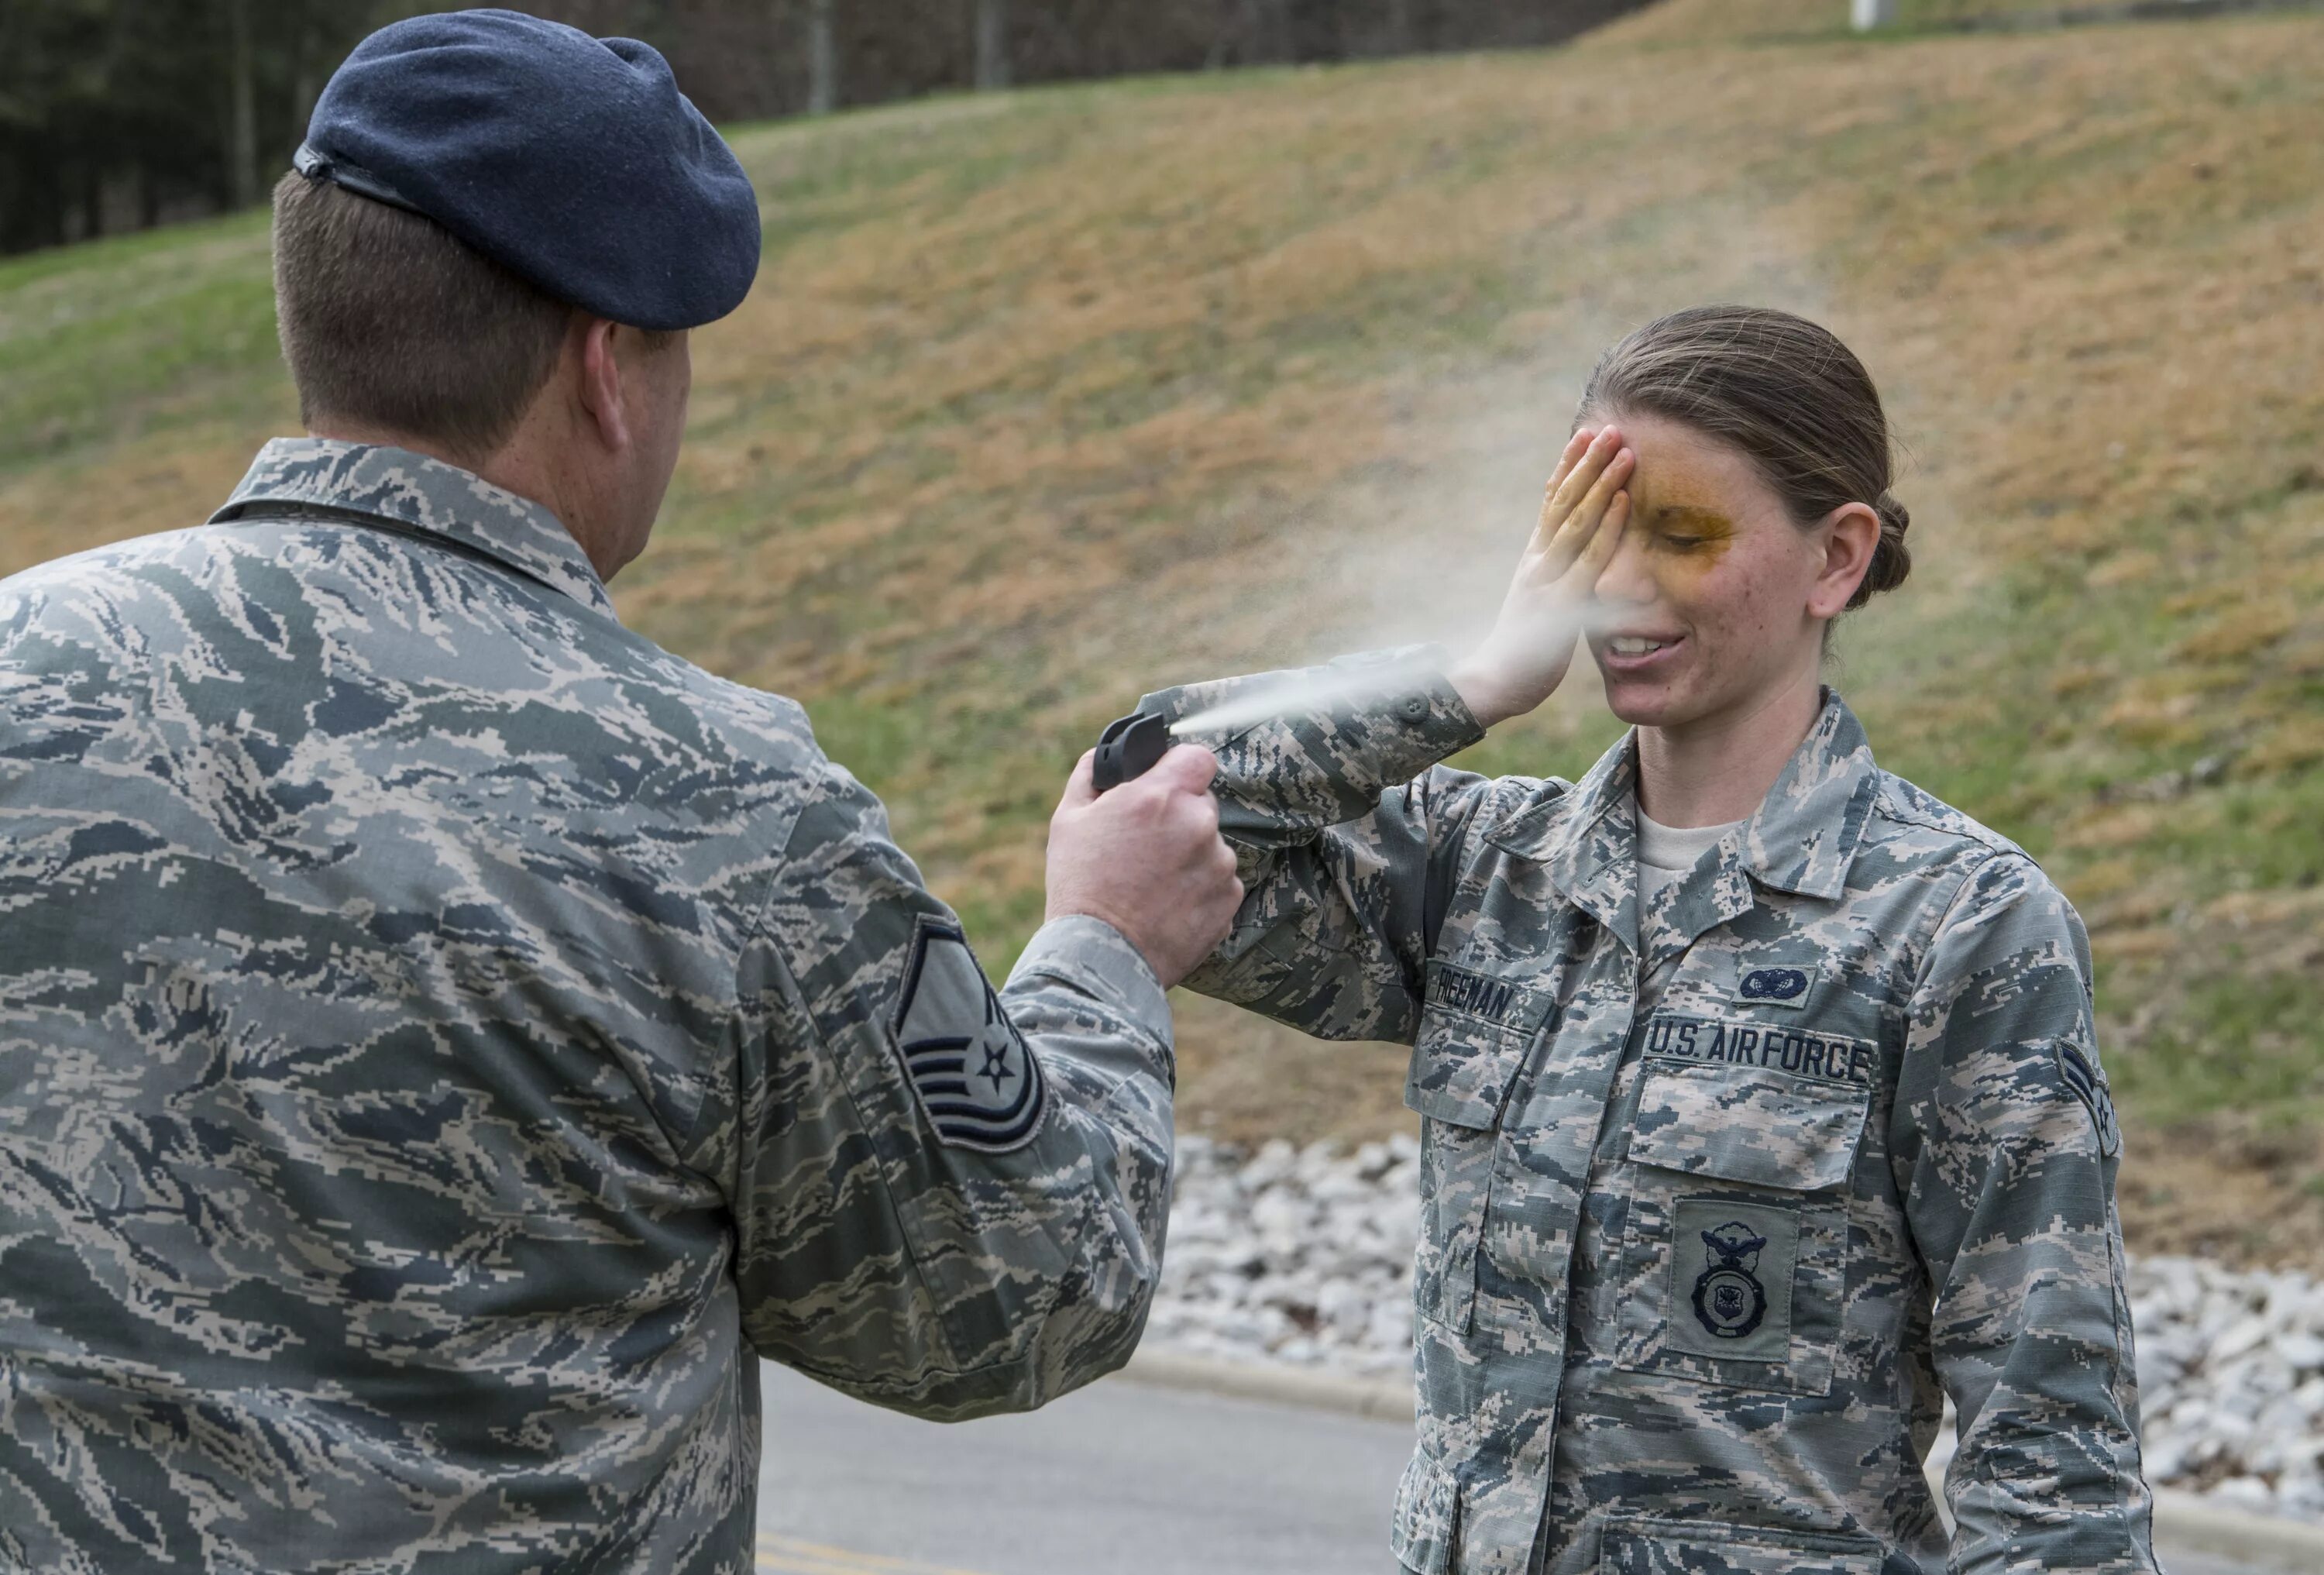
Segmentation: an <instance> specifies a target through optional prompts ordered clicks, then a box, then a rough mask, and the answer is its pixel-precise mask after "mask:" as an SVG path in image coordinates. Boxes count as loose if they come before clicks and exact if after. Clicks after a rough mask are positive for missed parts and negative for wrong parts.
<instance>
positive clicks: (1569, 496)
mask: <svg viewBox="0 0 2324 1575" xmlns="http://www.w3.org/2000/svg"><path fill="white" fill-rule="evenodd" d="M1575 436H1576V437H1580V436H1581V434H1579V433H1576V434H1575ZM1568 447H1569V451H1570V449H1571V445H1569V446H1568ZM1626 452H1628V451H1627V450H1625V449H1624V448H1623V447H1622V435H1621V433H1620V432H1619V431H1618V430H1617V429H1616V428H1612V427H1608V428H1605V429H1604V430H1602V431H1600V432H1599V433H1598V434H1597V435H1596V436H1595V437H1591V439H1590V441H1589V444H1588V445H1587V447H1584V449H1583V450H1582V453H1581V454H1580V455H1578V456H1575V457H1574V459H1573V462H1572V464H1571V465H1561V467H1560V468H1561V470H1562V471H1563V479H1562V480H1555V481H1553V483H1552V484H1551V486H1550V491H1549V496H1548V497H1547V498H1546V499H1545V500H1544V501H1543V502H1542V505H1541V522H1540V523H1539V524H1538V525H1537V526H1535V530H1534V540H1533V543H1532V546H1533V549H1534V550H1535V551H1537V552H1539V553H1541V554H1543V555H1544V557H1545V562H1544V563H1543V564H1542V565H1541V567H1542V568H1543V569H1544V570H1545V571H1546V572H1547V574H1548V575H1549V576H1551V577H1553V578H1554V577H1555V576H1558V575H1561V574H1563V573H1564V572H1565V570H1566V568H1567V566H1569V565H1571V564H1572V562H1573V558H1574V555H1575V554H1577V553H1579V552H1580V551H1581V550H1582V545H1583V544H1584V543H1585V542H1587V541H1588V540H1589V539H1590V531H1591V529H1592V528H1593V527H1594V526H1595V524H1596V520H1595V519H1594V518H1585V517H1584V515H1583V513H1582V508H1583V504H1584V502H1585V501H1586V500H1587V499H1588V498H1589V497H1590V496H1591V493H1592V492H1593V491H1594V490H1596V489H1598V488H1599V487H1600V486H1601V484H1603V482H1604V480H1605V477H1606V474H1607V472H1608V471H1609V469H1610V468H1611V467H1612V465H1613V463H1614V461H1615V459H1616V457H1617V456H1618V455H1620V454H1623V453H1626ZM1615 484H1616V485H1619V484H1620V483H1619V481H1617V482H1616V483H1615ZM1599 506H1600V508H1602V507H1603V506H1604V502H1603V499H1602V497H1601V498H1600V505H1599Z"/></svg>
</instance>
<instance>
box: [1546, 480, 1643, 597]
mask: <svg viewBox="0 0 2324 1575" xmlns="http://www.w3.org/2000/svg"><path fill="white" fill-rule="evenodd" d="M1636 468H1637V456H1636V455H1635V454H1633V453H1632V452H1631V451H1630V450H1629V449H1628V448H1624V449H1620V450H1618V452H1617V453H1616V454H1615V456H1614V457H1613V458H1612V459H1611V460H1609V461H1608V462H1607V464H1606V465H1604V467H1603V468H1602V469H1600V471H1599V473H1598V478H1597V480H1596V481H1594V482H1592V483H1591V486H1590V490H1589V491H1588V492H1586V493H1583V494H1582V498H1581V500H1580V501H1579V502H1576V503H1575V504H1574V505H1573V508H1572V511H1571V512H1570V513H1569V514H1568V515H1567V516H1566V518H1565V521H1564V523H1563V525H1562V526H1561V527H1560V528H1559V530H1558V533H1557V540H1556V542H1555V544H1554V547H1553V548H1552V550H1550V551H1548V552H1545V553H1543V554H1542V555H1541V557H1539V558H1538V559H1536V560H1535V562H1534V563H1533V565H1532V566H1531V571H1532V572H1531V573H1529V574H1528V575H1526V583H1527V584H1528V585H1556V584H1558V583H1559V582H1561V581H1568V580H1571V581H1572V582H1574V583H1575V584H1577V585H1579V586H1580V587H1581V589H1582V590H1583V591H1585V592H1586V591H1588V590H1589V588H1590V587H1591V586H1592V585H1596V584H1597V583H1598V576H1599V573H1600V571H1601V570H1602V569H1604V568H1605V566H1606V565H1607V564H1608V563H1609V562H1611V561H1612V560H1613V556H1614V547H1615V544H1616V543H1618V541H1619V540H1620V539H1621V535H1622V526H1623V525H1624V523H1626V522H1627V521H1628V519H1629V480H1630V474H1631V472H1632V471H1633V470H1634V469H1636ZM1617 498H1618V499H1620V500H1621V510H1620V518H1619V519H1615V518H1612V517H1611V516H1612V514H1613V512H1614V501H1615V500H1616V499H1617ZM1593 564H1594V566H1591V565H1593Z"/></svg>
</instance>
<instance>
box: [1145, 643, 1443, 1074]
mask: <svg viewBox="0 0 2324 1575" xmlns="http://www.w3.org/2000/svg"><path fill="white" fill-rule="evenodd" d="M1428 654H1432V655H1433V654H1434V653H1428ZM1375 666H1376V667H1377V668H1378V669H1379V682H1378V683H1377V684H1373V683H1366V682H1364V681H1363V680H1362V675H1363V673H1364V671H1365V669H1366V668H1371V667H1375ZM1274 686H1284V687H1286V689H1287V690H1290V691H1292V692H1304V693H1306V694H1308V695H1311V696H1312V695H1317V694H1322V695H1327V696H1332V697H1330V698H1327V699H1324V700H1323V701H1321V702H1318V703H1311V704H1310V705H1306V706H1305V707H1304V708H1299V709H1295V710H1292V711H1290V712H1288V713H1287V714H1283V715H1280V716H1277V717H1273V718H1269V719H1268V720H1265V721H1262V722H1259V723H1254V724H1252V725H1250V726H1249V727H1243V728H1238V729H1233V730H1231V731H1228V732H1225V733H1223V734H1222V735H1219V736H1213V735H1209V734H1203V735H1198V736H1197V738H1196V740H1195V741H1197V742H1201V743H1203V744H1206V745H1209V746H1210V747H1211V748H1212V749H1213V750H1215V751H1217V754H1218V757H1219V775H1218V778H1217V779H1216V781H1215V782H1214V783H1213V791H1214V792H1215V793H1217V795H1218V796H1219V800H1220V817H1219V818H1220V829H1221V830H1222V832H1224V834H1225V835H1226V838H1227V841H1228V842H1229V843H1232V844H1233V845H1234V848H1235V851H1236V852H1237V854H1238V855H1239V857H1240V865H1241V875H1242V879H1243V884H1244V885H1245V887H1246V888H1247V891H1246V893H1245V896H1244V898H1243V904H1242V910H1241V911H1240V913H1239V914H1237V915H1236V916H1235V923H1234V928H1233V929H1232V930H1231V932H1230V933H1229V934H1228V935H1227V938H1226V939H1225V940H1224V941H1222V943H1220V944H1219V948H1218V950H1217V951H1216V952H1214V953H1212V955H1211V957H1210V959H1209V960H1208V961H1207V962H1205V963H1203V966H1202V967H1201V968H1199V969H1197V970H1196V971H1195V972H1194V973H1193V974H1192V975H1190V976H1189V977H1188V978H1187V980H1186V984H1187V987H1188V988H1189V989H1192V990H1199V991H1201V992H1202V993H1203V994H1204V995H1211V996H1216V997H1218V998H1219V999H1222V1000H1228V1001H1232V1002H1234V1003H1235V1004H1236V1005H1238V1006H1241V1007H1247V1008H1249V1009H1251V1010H1253V1011H1257V1012H1260V1013H1263V1014H1265V1015H1266V1016H1268V1017H1270V1018H1275V1019H1277V1021H1279V1022H1284V1023H1288V1024H1290V1025H1291V1026H1292V1027H1296V1028H1300V1029H1303V1030H1305V1032H1307V1033H1310V1034H1314V1035H1315V1036H1319V1037H1322V1038H1326V1039H1395V1040H1405V1041H1409V1040H1410V1039H1411V1037H1412V1036H1413V1034H1414V1033H1415V1032H1416V1029H1417V1027H1418V1026H1419V1018H1420V1006H1419V1001H1420V992H1421V987H1422V977H1423V972H1424V968H1425V963H1426V962H1427V957H1428V952H1429V948H1430V946H1431V945H1432V944H1433V943H1434V930H1435V926H1436V922H1437V920H1438V919H1439V918H1441V917H1442V916H1443V909H1444V899H1445V898H1446V896H1447V895H1448V893H1449V889H1450V881H1451V877H1452V870H1453V868H1454V863H1455V861H1456V858H1457V855H1458V850H1459V846H1460V842H1461V838H1462V834H1464V833H1465V831H1466V830H1467V827H1468V824H1469V822H1470V820H1471V818H1472V817H1473V816H1474V815H1475V813H1476V810H1477V806H1479V804H1480V802H1481V801H1482V799H1483V797H1484V794H1485V791H1486V788H1487V787H1488V784H1487V782H1486V781H1485V779H1484V778H1480V777H1478V776H1475V775H1473V774H1471V773H1469V772H1465V771H1454V770H1450V769H1445V768H1444V767H1442V766H1438V765H1437V764H1436V762H1437V761H1439V760H1443V758H1444V757H1445V756H1447V755H1450V754H1452V753H1453V752H1454V751H1458V750H1461V749H1464V748H1466V747H1467V746H1468V745H1470V744H1472V743H1474V742H1476V741H1477V740H1479V739H1480V738H1482V737H1483V736H1484V730H1483V729H1481V728H1480V727H1479V726H1478V725H1477V722H1476V718H1474V717H1473V716H1471V714H1469V708H1468V707H1467V706H1466V705H1462V702H1461V697H1460V695H1458V694H1457V693H1455V692H1454V690H1453V688H1452V685H1451V684H1450V683H1448V682H1447V681H1446V680H1445V679H1444V677H1443V673H1442V671H1441V669H1440V668H1437V667H1436V666H1435V665H1434V664H1433V663H1426V662H1418V661H1416V660H1415V659H1413V653H1392V654H1390V655H1388V656H1384V657H1366V658H1351V659H1347V660H1345V661H1342V662H1340V663H1334V664H1333V666H1332V667H1331V668H1324V669H1315V670H1314V671H1313V672H1310V673H1305V674H1285V673H1263V674H1258V675H1254V676H1253V677H1244V678H1228V679H1223V680H1221V681H1218V682H1215V683H1208V684H1196V685H1190V686H1185V687H1182V688H1176V689H1166V690H1163V691H1161V692H1160V693H1158V694H1154V695H1148V696H1147V697H1146V698H1145V699H1144V700H1142V701H1140V702H1139V710H1141V711H1148V712H1159V713H1161V714H1165V715H1168V716H1170V717H1172V718H1174V719H1176V718H1179V717H1184V716H1187V715H1192V714H1195V713H1197V712H1200V711H1203V710H1207V709H1210V708H1213V707H1215V706H1217V705H1221V704H1222V703H1224V702H1226V701H1229V700H1231V699H1233V698H1235V697H1237V696H1238V695H1248V694H1250V693H1253V692H1256V691H1258V690H1259V689H1261V688H1271V687H1274Z"/></svg>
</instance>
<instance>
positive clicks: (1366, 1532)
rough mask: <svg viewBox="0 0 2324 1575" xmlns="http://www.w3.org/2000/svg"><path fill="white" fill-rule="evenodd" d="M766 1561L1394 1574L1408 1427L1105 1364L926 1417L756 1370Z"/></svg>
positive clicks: (1203, 1574) (1016, 1569)
mask: <svg viewBox="0 0 2324 1575" xmlns="http://www.w3.org/2000/svg"><path fill="white" fill-rule="evenodd" d="M761 1384H762V1389H761V1394H762V1395H763V1396H764V1400H765V1405H766V1455H765V1461H766V1463H765V1465H764V1467H763V1468H762V1469H761V1477H760V1485H759V1568H760V1569H761V1570H769V1571H779V1572H782V1575H858V1572H864V1575H871V1572H876V1575H935V1572H936V1571H944V1572H945V1575H1220V1572H1221V1571H1233V1572H1235V1575H1367V1572H1371V1575H1389V1572H1390V1571H1392V1570H1394V1568H1395V1566H1394V1565H1393V1563H1392V1562H1391V1561H1389V1559H1388V1503H1389V1500H1390V1499H1391V1498H1392V1497H1394V1495H1395V1492H1396V1479H1397V1474H1398V1473H1399V1472H1401V1471H1402V1470H1403V1469H1404V1461H1405V1457H1406V1454H1407V1453H1409V1452H1410V1451H1411V1448H1412V1429H1411V1428H1410V1427H1409V1426H1406V1425H1397V1424H1395V1423H1380V1422H1361V1421H1357V1420H1355V1419H1353V1418H1351V1417H1346V1416H1342V1415H1337V1414H1333V1413H1330V1412H1323V1411H1307V1410H1301V1409H1296V1408H1294V1407H1290V1406H1280V1405H1264V1404H1260V1403H1258V1402H1254V1401H1247V1400H1222V1399H1218V1398H1215V1397H1213V1396H1210V1395H1191V1394H1185V1393H1181V1392H1179V1391H1176V1390H1167V1389H1157V1388H1153V1387H1150V1386H1143V1385H1137V1384H1131V1383H1128V1382H1125V1381H1123V1380H1120V1379H1110V1380H1107V1381H1105V1382H1102V1383H1100V1384H1098V1385H1095V1386H1093V1387H1091V1388H1088V1389H1084V1390H1082V1391H1080V1392H1079V1393H1077V1394H1073V1395H1066V1396H1065V1398H1064V1399H1062V1400H1060V1401H1058V1402H1056V1404H1055V1405H1050V1406H1048V1407H1047V1408H1046V1409H1044V1410H1042V1411H1040V1412H1037V1413H1036V1414H1033V1415H1030V1416H995V1417H991V1418H988V1419H987V1420H985V1421H982V1422H967V1423H957V1424H955V1425H953V1426H950V1427H936V1426H932V1425H931V1424H929V1423H925V1422H915V1421H912V1420H911V1419H910V1418H908V1417H903V1416H897V1415H894V1414H890V1413H888V1412H884V1411H881V1410H878V1409H876V1408H874V1407H872V1406H869V1405H862V1404H860V1403H858V1402H856V1401H853V1400H849V1399H846V1398H844V1396H842V1395H835V1394H834V1393H832V1392H831V1391H830V1390H828V1389H824V1388H820V1387H818V1386H816V1385H814V1384H811V1383H808V1382H807V1380H806V1379H804V1378H801V1377H798V1376H797V1375H795V1374H792V1373H788V1372H785V1371H782V1370H781V1369H779V1368H773V1367H763V1368H761Z"/></svg>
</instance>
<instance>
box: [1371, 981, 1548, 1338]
mask: <svg viewBox="0 0 2324 1575" xmlns="http://www.w3.org/2000/svg"><path fill="white" fill-rule="evenodd" d="M1543 1004H1544V1002H1543V999H1542V998H1541V997H1540V996H1539V995H1538V993H1537V992H1535V991H1533V990H1524V989H1520V988H1517V987H1515V986H1512V985H1510V984H1508V983H1506V982H1503V981H1489V980H1480V976H1479V975H1476V974H1473V973H1468V972H1464V971H1462V970H1461V969H1458V968H1453V967H1451V966H1449V965H1446V964H1443V963H1437V962H1434V961H1432V962H1430V963H1429V964H1428V990H1427V995H1426V998H1425V1006H1424V1007H1423V1009H1422V1011H1421V1017H1420V1033H1419V1036H1418V1037H1417V1038H1416V1039H1415V1040H1414V1042H1413V1048H1412V1070H1411V1073H1410V1074H1409V1075H1408V1076H1407V1077H1406V1079H1405V1085H1404V1102H1405V1103H1406V1105H1408V1106H1410V1107H1411V1108H1412V1109H1413V1110H1417V1111H1418V1112H1420V1114H1421V1116H1422V1117H1423V1118H1424V1119H1423V1120H1422V1122H1421V1130H1420V1195H1421V1211H1422V1212H1421V1230H1420V1244H1419V1248H1418V1250H1417V1252H1416V1256H1415V1258H1414V1261H1413V1285H1412V1293H1413V1307H1414V1311H1415V1312H1416V1313H1417V1314H1418V1315H1419V1316H1420V1317H1421V1318H1423V1319H1425V1320H1428V1321H1429V1322H1434V1323H1438V1324H1442V1325H1444V1326H1446V1327H1447V1328H1449V1329H1451V1330H1452V1331H1454V1332H1456V1333H1461V1334H1465V1333H1467V1332H1468V1331H1469V1328H1470V1325H1471V1322H1472V1321H1473V1320H1474V1318H1475V1315H1476V1306H1477V1243H1478V1240H1479V1238H1480V1236H1481V1234H1482V1233H1483V1230H1484V1225H1485V1214H1486V1211H1487V1209H1488V1207H1489V1205H1490V1202H1491V1199H1492V1190H1493V1178H1494V1173H1495V1171H1496V1170H1497V1169H1498V1167H1499V1163H1500V1150H1501V1147H1502V1144H1501V1132H1500V1126H1501V1115H1502V1111H1503V1110H1505V1109H1506V1108H1507V1107H1508V1098H1509V1088H1510V1085H1511V1084H1512V1083H1514V1082H1516V1081H1517V1070H1518V1068H1519V1067H1520V1066H1521V1065H1523V1064H1524V1061H1525V1055H1526V1048H1527V1047H1528V1045H1530V1044H1531V1042H1532V1038H1533V1035H1534V1032H1535V1029H1536V1028H1538V1027H1539V1026H1540V1022H1539V1019H1540V1016H1541V1010H1542V1007H1543Z"/></svg>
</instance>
